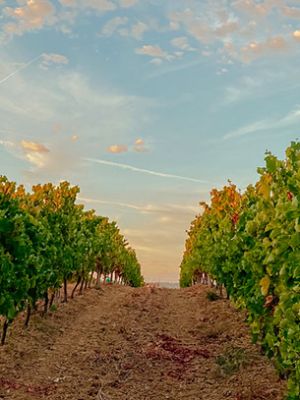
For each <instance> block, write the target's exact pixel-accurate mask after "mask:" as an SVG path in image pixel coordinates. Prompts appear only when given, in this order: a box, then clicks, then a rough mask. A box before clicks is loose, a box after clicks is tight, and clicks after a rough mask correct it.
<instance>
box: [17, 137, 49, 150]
mask: <svg viewBox="0 0 300 400" xmlns="http://www.w3.org/2000/svg"><path fill="white" fill-rule="evenodd" d="M21 147H22V149H23V150H25V151H29V152H33V153H49V149H47V147H46V146H44V145H43V144H41V143H37V142H31V141H27V140H22V141H21Z"/></svg>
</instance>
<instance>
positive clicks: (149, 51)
mask: <svg viewBox="0 0 300 400" xmlns="http://www.w3.org/2000/svg"><path fill="white" fill-rule="evenodd" d="M135 52H136V54H141V55H144V56H149V57H153V58H160V59H165V60H168V59H169V58H170V55H169V54H168V53H167V52H166V51H164V50H162V48H161V47H160V46H158V45H152V44H145V45H144V46H143V47H140V48H138V49H135Z"/></svg>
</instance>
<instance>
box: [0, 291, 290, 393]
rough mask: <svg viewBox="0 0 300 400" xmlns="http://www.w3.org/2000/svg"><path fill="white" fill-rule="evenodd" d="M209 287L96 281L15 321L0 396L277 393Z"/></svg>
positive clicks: (0, 364) (1, 369) (278, 384)
mask: <svg viewBox="0 0 300 400" xmlns="http://www.w3.org/2000/svg"><path fill="white" fill-rule="evenodd" d="M207 291H208V289H205V288H202V287H195V288H191V289H185V290H174V289H158V288H150V289H149V288H143V289H131V288H124V287H111V286H110V287H109V286H108V287H105V288H104V291H96V290H90V291H88V293H86V294H85V295H84V296H81V297H76V298H75V299H74V300H73V301H71V302H70V303H68V304H64V305H61V306H59V308H58V310H57V311H55V312H52V313H50V314H49V315H48V316H47V317H46V318H42V317H40V316H34V318H33V319H34V321H32V324H31V326H30V327H29V329H28V330H26V331H24V330H23V329H22V321H21V319H20V320H19V321H17V323H16V324H15V325H16V326H15V328H14V330H13V331H12V333H10V335H9V338H8V344H7V346H5V347H4V348H1V349H0V399H3V400H4V399H5V400H8V399H13V400H38V399H45V398H46V399H49V400H89V399H95V400H115V399H120V400H162V399H171V400H186V399H190V400H200V399H203V400H204V399H205V400H222V399H232V400H250V399H253V400H255V399H256V400H264V399H268V400H282V399H283V393H284V390H285V383H284V382H282V381H280V380H279V379H278V376H277V374H276V372H275V371H274V368H273V367H272V365H271V364H270V362H269V361H268V360H267V359H266V358H265V357H263V356H261V355H260V354H259V351H258V349H257V347H256V346H254V345H253V344H251V340H250V337H249V333H248V329H247V327H246V326H245V324H244V322H243V319H244V316H243V315H242V314H240V313H239V312H237V311H236V310H234V309H233V308H232V307H231V306H230V304H229V302H228V301H226V300H224V299H221V300H218V301H213V302H211V301H209V300H208V299H207Z"/></svg>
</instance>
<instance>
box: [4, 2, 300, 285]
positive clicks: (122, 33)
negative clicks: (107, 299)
mask: <svg viewBox="0 0 300 400" xmlns="http://www.w3.org/2000/svg"><path fill="white" fill-rule="evenodd" d="M299 65H300V1H299V0H294V1H292V0H291V1H288V0H261V1H256V0H232V1H231V0H180V1H179V0H0V175H1V174H2V175H6V176H7V177H8V178H9V179H10V180H14V181H17V182H18V183H25V184H26V186H27V187H28V188H30V187H31V185H33V184H36V183H43V182H49V181H51V182H54V183H58V182H60V181H61V180H68V181H70V182H71V183H72V184H74V185H79V186H80V189H81V191H80V196H79V201H80V202H81V203H84V204H85V206H86V208H87V209H90V208H94V209H95V210H96V211H97V213H98V214H100V215H106V216H109V217H110V218H111V219H112V220H116V221H117V222H118V225H119V226H120V228H121V231H122V233H123V234H124V235H125V237H126V238H127V239H128V241H129V242H130V244H131V246H132V247H134V248H135V249H136V252H137V255H138V258H139V261H140V263H141V265H142V272H143V275H144V277H145V279H146V281H174V282H175V281H177V280H178V276H179V265H180V262H181V259H182V252H183V248H184V241H185V239H186V230H188V229H189V225H190V222H191V221H192V219H193V218H194V216H195V215H196V214H197V213H199V212H200V207H199V202H200V201H207V200H208V199H209V193H210V190H211V189H212V188H213V187H217V188H221V187H222V186H223V185H224V184H226V182H227V180H228V179H230V180H231V181H233V182H234V183H236V184H237V185H238V186H239V187H240V188H241V189H244V188H245V187H246V186H247V185H248V184H249V183H254V182H255V181H256V179H257V173H256V168H257V167H258V166H262V165H263V163H264V153H265V151H266V150H270V151H272V152H273V153H274V154H276V155H277V156H278V157H280V158H282V157H284V150H285V148H286V147H287V146H288V145H289V143H290V142H291V141H292V140H295V139H297V138H298V137H299V136H300V135H299V133H300V132H299V131H300V126H299V123H300V98H299V97H300V96H299V93H300V71H299Z"/></svg>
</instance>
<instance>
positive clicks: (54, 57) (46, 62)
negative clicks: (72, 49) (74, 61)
mask: <svg viewBox="0 0 300 400" xmlns="http://www.w3.org/2000/svg"><path fill="white" fill-rule="evenodd" d="M53 64H54V65H67V64H69V60H68V58H67V57H66V56H64V55H62V54H55V53H44V54H42V62H41V67H42V68H44V69H48V67H50V66H51V65H53Z"/></svg>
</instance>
